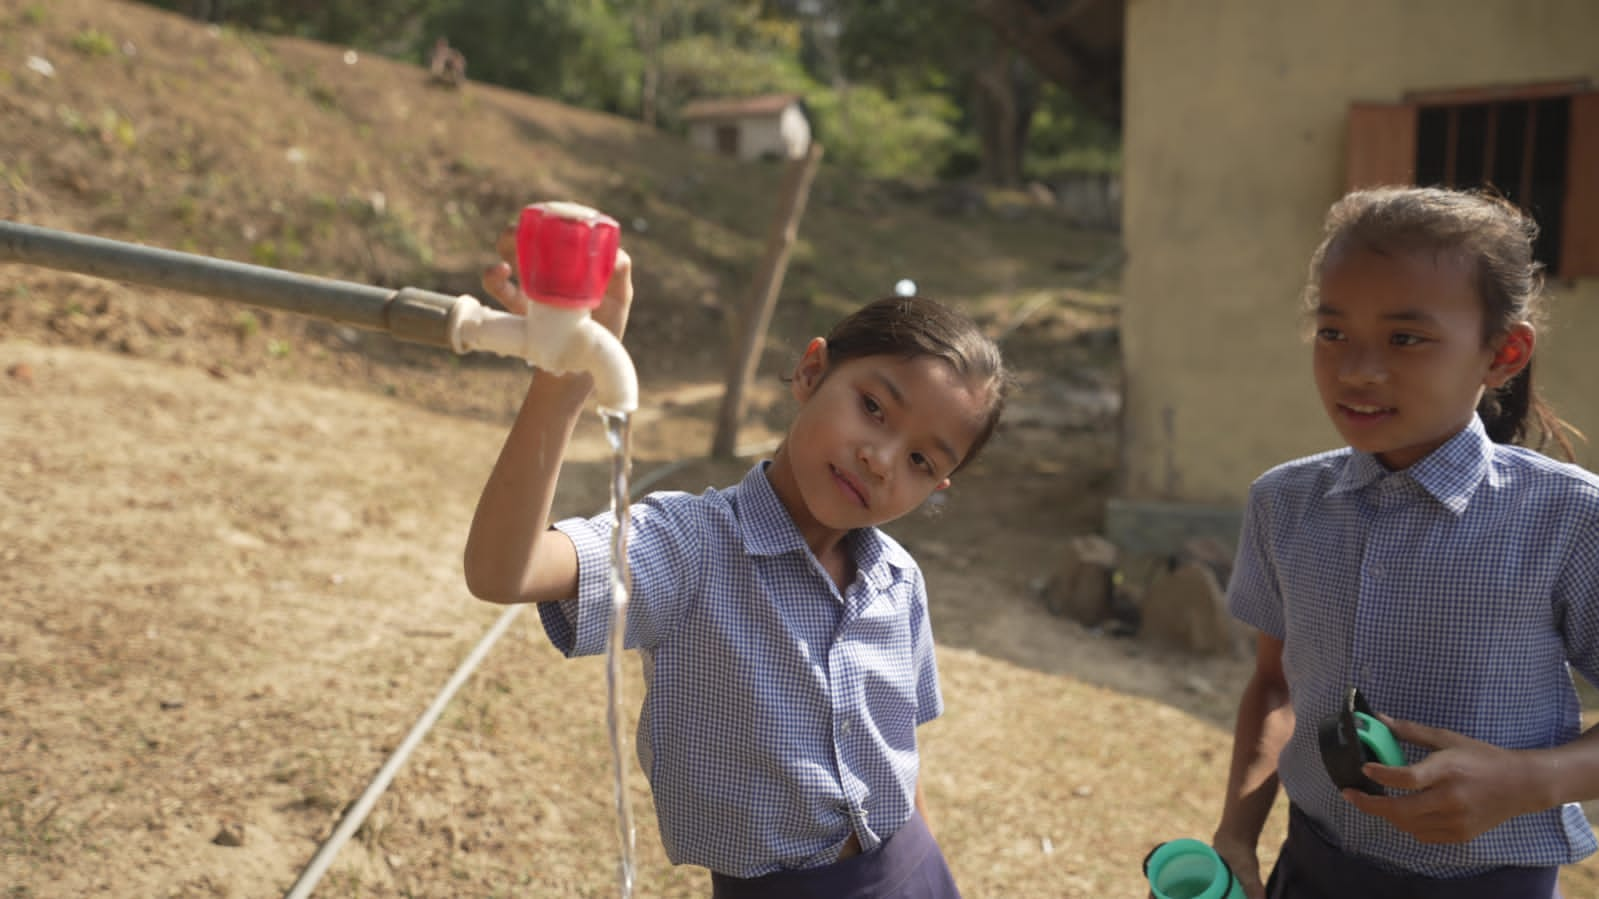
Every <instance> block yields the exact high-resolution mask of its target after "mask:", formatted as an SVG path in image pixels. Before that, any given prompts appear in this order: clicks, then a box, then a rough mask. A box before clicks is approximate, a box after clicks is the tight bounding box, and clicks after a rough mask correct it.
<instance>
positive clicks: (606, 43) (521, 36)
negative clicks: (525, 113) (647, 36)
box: [425, 0, 640, 112]
mask: <svg viewBox="0 0 1599 899" xmlns="http://www.w3.org/2000/svg"><path fill="white" fill-rule="evenodd" d="M425 30H426V32H427V34H428V35H430V36H444V37H446V38H448V40H449V41H450V43H451V45H453V46H455V47H456V48H457V49H459V50H460V51H461V52H462V53H463V54H465V55H466V58H467V64H468V68H467V71H468V73H469V74H470V75H471V77H472V79H473V80H474V81H487V82H491V83H494V84H500V85H504V86H506V87H510V88H514V89H516V90H521V91H526V92H528V93H533V94H539V95H542V96H546V97H551V98H554V99H557V100H560V101H561V102H563V103H569V104H572V105H574V106H584V107H588V108H590V109H601V110H605V111H608V112H631V111H632V109H633V108H634V107H635V103H634V97H635V96H636V92H637V85H638V77H637V75H638V71H639V69H640V56H639V53H638V51H637V49H636V48H635V46H634V44H633V37H632V34H631V30H630V28H629V23H628V22H627V21H626V19H625V18H624V17H622V16H621V15H620V14H619V12H618V10H617V9H616V8H615V7H614V6H612V5H611V4H609V3H606V2H603V0H457V2H453V3H450V4H448V5H446V6H442V7H441V8H439V9H438V10H436V11H434V12H433V14H431V15H430V16H428V17H427V19H426V22H425Z"/></svg>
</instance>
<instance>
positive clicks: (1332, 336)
mask: <svg viewBox="0 0 1599 899" xmlns="http://www.w3.org/2000/svg"><path fill="white" fill-rule="evenodd" d="M1316 339H1317V340H1320V341H1325V342H1328V343H1330V342H1332V341H1335V340H1343V339H1344V332H1342V331H1340V330H1338V329H1337V328H1317V329H1316Z"/></svg>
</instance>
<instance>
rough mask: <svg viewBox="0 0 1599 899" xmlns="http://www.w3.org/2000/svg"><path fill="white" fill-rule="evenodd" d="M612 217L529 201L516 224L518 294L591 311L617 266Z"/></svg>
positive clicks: (566, 205) (616, 236) (616, 237)
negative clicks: (519, 283)
mask: <svg viewBox="0 0 1599 899" xmlns="http://www.w3.org/2000/svg"><path fill="white" fill-rule="evenodd" d="M621 235H622V229H621V226H620V225H618V224H617V223H616V219H613V218H611V217H610V216H608V215H605V214H604V213H602V212H599V211H597V210H594V209H590V208H589V207H587V206H580V205H578V204H576V203H560V202H557V203H534V204H531V205H529V206H525V207H523V209H522V215H521V217H519V218H518V219H517V222H516V265H517V274H518V277H519V278H520V279H521V283H522V292H523V293H525V294H527V295H528V298H529V299H531V300H533V301H534V302H537V303H544V304H546V305H549V306H559V307H562V308H565V309H593V308H594V307H595V306H598V305H599V304H600V301H601V300H603V299H604V298H605V286H606V285H607V284H609V283H610V281H611V272H612V271H613V270H615V268H616V248H617V246H618V245H619V244H620V243H621Z"/></svg>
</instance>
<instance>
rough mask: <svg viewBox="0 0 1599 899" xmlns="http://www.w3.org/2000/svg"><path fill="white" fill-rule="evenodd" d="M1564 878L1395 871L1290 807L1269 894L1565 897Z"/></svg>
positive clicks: (1336, 898)
mask: <svg viewBox="0 0 1599 899" xmlns="http://www.w3.org/2000/svg"><path fill="white" fill-rule="evenodd" d="M1559 879H1560V869H1559V868H1517V867H1506V868H1495V869H1494V870H1492V871H1488V872H1486V873H1483V874H1478V875H1475V876H1472V877H1462V878H1458V879H1452V880H1440V879H1438V878H1435V877H1425V876H1423V875H1420V874H1395V873H1393V872H1392V871H1389V870H1387V869H1385V868H1379V867H1378V866H1376V865H1374V864H1372V863H1371V862H1368V861H1365V860H1363V859H1361V858H1358V857H1356V856H1353V855H1348V854H1346V853H1345V852H1343V850H1341V849H1339V848H1338V847H1336V846H1334V845H1332V844H1331V843H1329V842H1327V840H1326V838H1324V837H1323V836H1322V835H1321V833H1320V832H1319V831H1318V830H1316V827H1315V825H1314V824H1312V823H1311V821H1310V816H1309V815H1306V814H1305V813H1304V812H1302V811H1300V810H1299V808H1298V806H1291V807H1290V809H1289V813H1288V839H1287V841H1285V842H1284V843H1283V848H1282V854H1281V855H1279V856H1278V858H1277V867H1275V868H1273V869H1272V872H1271V879H1270V880H1268V881H1267V882H1266V899H1347V897H1350V896H1358V897H1360V899H1561V897H1560V886H1559V884H1558V881H1559Z"/></svg>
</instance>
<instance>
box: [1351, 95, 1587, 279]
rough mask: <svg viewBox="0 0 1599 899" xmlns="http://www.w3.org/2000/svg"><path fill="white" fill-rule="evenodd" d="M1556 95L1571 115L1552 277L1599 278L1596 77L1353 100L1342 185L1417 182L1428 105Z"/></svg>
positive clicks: (1475, 102) (1519, 100) (1514, 99)
mask: <svg viewBox="0 0 1599 899" xmlns="http://www.w3.org/2000/svg"><path fill="white" fill-rule="evenodd" d="M1555 97H1565V98H1569V99H1570V101H1571V120H1570V129H1569V133H1568V135H1567V147H1566V172H1565V200H1564V206H1563V211H1562V213H1561V215H1562V218H1561V234H1560V256H1559V259H1560V270H1559V271H1555V272H1551V275H1553V276H1554V277H1556V278H1560V279H1563V280H1572V279H1576V278H1599V91H1596V90H1594V88H1593V83H1592V81H1591V80H1590V79H1587V78H1580V79H1566V80H1561V81H1545V82H1537V83H1532V84H1511V85H1484V86H1474V87H1463V88H1447V89H1441V90H1418V91H1408V92H1406V93H1405V94H1403V95H1402V97H1401V100H1400V101H1399V102H1397V103H1394V102H1387V103H1383V102H1377V103H1367V102H1357V103H1353V104H1351V105H1350V107H1349V123H1348V125H1349V127H1348V145H1347V148H1346V150H1347V152H1346V158H1345V166H1344V188H1345V189H1346V190H1354V189H1356V188H1360V187H1375V186H1378V185H1384V184H1414V183H1415V181H1416V148H1417V135H1418V124H1417V123H1418V115H1419V113H1420V111H1421V109H1422V108H1423V107H1427V108H1436V107H1440V106H1452V105H1462V106H1463V105H1468V104H1479V103H1496V102H1524V101H1531V100H1541V99H1549V98H1555ZM1584 160H1586V161H1587V164H1586V165H1584V164H1583V161H1584Z"/></svg>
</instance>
